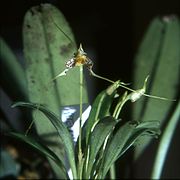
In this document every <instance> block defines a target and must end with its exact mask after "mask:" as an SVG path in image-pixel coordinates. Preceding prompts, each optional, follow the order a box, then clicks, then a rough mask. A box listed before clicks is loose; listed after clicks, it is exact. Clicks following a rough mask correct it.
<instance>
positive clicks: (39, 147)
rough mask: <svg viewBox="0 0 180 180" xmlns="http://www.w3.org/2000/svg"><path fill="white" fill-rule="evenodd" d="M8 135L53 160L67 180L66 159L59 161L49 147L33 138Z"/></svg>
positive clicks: (17, 134) (15, 134)
mask: <svg viewBox="0 0 180 180" xmlns="http://www.w3.org/2000/svg"><path fill="white" fill-rule="evenodd" d="M8 135H10V136H11V137H13V138H16V139H19V140H21V141H23V142H25V143H27V144H29V145H30V146H31V147H33V148H34V149H36V150H38V151H39V152H40V153H41V154H42V155H44V156H45V157H49V158H51V159H52V160H53V161H54V162H55V163H56V164H57V165H58V166H59V167H60V169H61V170H62V172H63V177H64V178H65V179H67V173H66V168H65V164H64V159H59V157H58V156H57V155H56V154H55V153H54V152H53V151H52V150H51V149H49V148H48V147H47V146H45V145H44V144H42V143H40V142H38V141H37V140H36V139H34V138H32V137H29V136H25V135H24V134H20V133H15V132H10V133H9V134H8Z"/></svg>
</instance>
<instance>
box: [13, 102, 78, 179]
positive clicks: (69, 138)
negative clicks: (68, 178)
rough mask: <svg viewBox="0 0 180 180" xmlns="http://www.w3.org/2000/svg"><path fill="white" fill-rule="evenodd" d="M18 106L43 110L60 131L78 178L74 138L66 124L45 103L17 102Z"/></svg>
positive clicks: (74, 175)
mask: <svg viewBox="0 0 180 180" xmlns="http://www.w3.org/2000/svg"><path fill="white" fill-rule="evenodd" d="M16 106H24V107H29V108H33V109H38V110H39V111H41V112H43V113H44V115H45V116H46V117H47V118H48V119H49V120H50V122H51V123H52V124H53V126H54V127H55V129H56V131H57V132H58V134H59V136H60V137H61V140H62V142H63V145H64V148H65V151H66V153H67V157H68V160H69V164H70V167H71V169H72V173H73V177H74V178H77V172H76V165H75V154H74V145H73V140H72V136H71V134H70V132H69V131H68V129H67V127H66V125H65V124H64V123H63V122H62V121H61V120H60V119H59V118H58V117H57V116H56V115H55V114H54V113H52V112H51V111H49V110H48V109H47V108H46V107H44V106H43V105H40V104H38V105H37V104H34V103H25V102H17V103H16V104H14V105H13V107H16Z"/></svg>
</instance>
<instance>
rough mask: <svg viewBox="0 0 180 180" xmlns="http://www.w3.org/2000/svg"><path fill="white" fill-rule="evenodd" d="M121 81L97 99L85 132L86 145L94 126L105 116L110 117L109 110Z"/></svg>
mask: <svg viewBox="0 0 180 180" xmlns="http://www.w3.org/2000/svg"><path fill="white" fill-rule="evenodd" d="M119 83H120V82H119V81H117V82H115V83H114V84H112V85H111V86H109V87H108V88H107V89H106V90H104V91H102V92H101V93H100V94H99V95H98V96H97V97H96V99H95V101H94V103H93V105H92V109H91V112H90V115H89V118H88V121H87V122H86V124H85V126H84V128H83V130H84V131H85V132H84V134H85V138H86V144H87V143H88V139H89V135H90V132H91V130H92V128H93V126H94V125H95V124H96V123H97V122H98V121H99V120H100V119H102V118H104V117H105V116H108V115H110V114H109V110H110V107H111V105H112V101H113V99H114V96H115V94H116V89H117V88H118V87H119Z"/></svg>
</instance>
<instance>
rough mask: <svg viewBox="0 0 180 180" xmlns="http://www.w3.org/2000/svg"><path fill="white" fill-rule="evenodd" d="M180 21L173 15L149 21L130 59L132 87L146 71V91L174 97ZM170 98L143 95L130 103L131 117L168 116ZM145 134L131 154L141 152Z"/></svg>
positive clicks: (179, 59) (162, 119) (146, 140)
mask: <svg viewBox="0 0 180 180" xmlns="http://www.w3.org/2000/svg"><path fill="white" fill-rule="evenodd" d="M179 47H180V22H179V19H178V18H177V17H175V16H170V17H168V16H166V17H163V18H162V19H161V18H155V19H154V20H153V21H152V23H151V24H150V26H149V28H148V30H147V33H146V34H145V37H144V39H143V41H142V44H141V46H140V48H139V50H138V53H137V55H136V58H135V61H134V64H135V66H134V76H133V77H134V87H135V88H138V87H139V86H140V84H141V83H142V82H143V79H144V77H146V76H147V75H148V74H149V75H150V78H149V82H148V85H149V86H148V87H147V93H148V94H152V95H156V96H161V97H166V98H169V99H176V96H177V95H178V92H179V89H178V87H179V82H180V81H179V67H180V48H179ZM173 105H174V102H172V101H163V100H158V99H153V98H147V97H143V98H141V99H140V100H139V101H138V102H136V103H135V105H134V107H133V120H137V119H138V120H139V121H143V122H144V121H149V120H150V119H153V120H158V121H160V122H161V124H162V123H163V122H165V121H167V120H168V114H169V112H170V110H171V109H172V107H173ZM148 143H149V138H147V137H142V138H141V140H139V144H142V145H141V146H138V147H136V149H135V157H136V158H137V157H139V155H140V154H141V153H142V152H143V150H144V148H145V147H146V146H147V145H148Z"/></svg>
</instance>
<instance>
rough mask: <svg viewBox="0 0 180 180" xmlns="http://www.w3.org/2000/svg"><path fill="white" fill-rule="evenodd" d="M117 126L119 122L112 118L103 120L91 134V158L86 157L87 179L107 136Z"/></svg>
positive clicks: (89, 146) (89, 144)
mask: <svg viewBox="0 0 180 180" xmlns="http://www.w3.org/2000/svg"><path fill="white" fill-rule="evenodd" d="M116 124H117V121H116V120H115V119H114V118H113V117H111V116H108V117H105V118H103V119H101V120H100V121H99V122H98V123H97V124H96V126H95V128H94V130H93V132H92V133H91V134H90V138H89V143H88V148H89V156H88V157H86V158H87V159H86V160H87V162H86V168H87V169H85V170H84V171H85V175H86V177H85V178H89V177H90V174H91V171H92V167H93V165H94V160H95V159H96V156H97V154H98V152H99V150H100V148H101V146H102V145H103V143H104V141H105V139H106V137H107V136H109V135H110V133H111V132H112V131H113V128H114V127H115V125H116Z"/></svg>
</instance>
